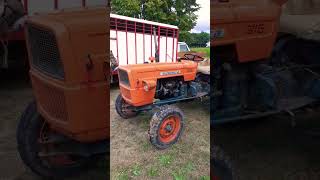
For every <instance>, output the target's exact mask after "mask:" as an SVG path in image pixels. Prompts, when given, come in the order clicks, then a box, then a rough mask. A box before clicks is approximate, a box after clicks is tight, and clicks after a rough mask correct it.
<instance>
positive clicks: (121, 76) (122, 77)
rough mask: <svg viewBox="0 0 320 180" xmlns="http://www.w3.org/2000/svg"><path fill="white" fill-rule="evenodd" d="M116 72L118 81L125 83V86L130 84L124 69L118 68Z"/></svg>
mask: <svg viewBox="0 0 320 180" xmlns="http://www.w3.org/2000/svg"><path fill="white" fill-rule="evenodd" d="M118 73H119V81H120V83H121V84H123V85H125V86H130V82H129V77H128V73H127V72H126V71H124V70H122V69H119V70H118Z"/></svg>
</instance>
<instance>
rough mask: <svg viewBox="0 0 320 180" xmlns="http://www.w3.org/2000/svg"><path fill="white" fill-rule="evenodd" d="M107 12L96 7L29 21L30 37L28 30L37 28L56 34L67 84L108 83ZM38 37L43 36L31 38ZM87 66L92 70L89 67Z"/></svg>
mask: <svg viewBox="0 0 320 180" xmlns="http://www.w3.org/2000/svg"><path fill="white" fill-rule="evenodd" d="M107 12H108V8H106V7H94V8H78V9H64V10H60V11H56V12H53V13H48V14H39V15H35V16H32V17H30V18H29V19H28V20H27V25H26V29H27V30H26V33H27V36H28V29H29V27H31V28H32V26H34V27H36V28H37V29H39V30H40V31H49V32H52V33H53V34H54V36H55V39H56V41H57V45H58V49H59V51H60V52H59V53H60V56H61V61H62V64H63V66H64V71H65V80H66V82H71V83H75V84H76V83H79V82H88V81H90V82H93V81H102V80H105V74H104V73H103V69H104V66H105V63H106V62H105V61H106V60H107V57H108V55H107V50H108V49H109V43H107V42H109V41H108V39H109V37H110V36H109V34H110V32H109V29H108V26H107V24H109V22H107V19H108V18H107V16H108V14H107ZM37 32H39V31H37ZM39 33H40V32H39ZM37 37H41V35H34V37H31V38H34V39H35V38H37ZM42 37H44V36H42ZM89 57H90V58H89ZM31 58H32V57H31ZM88 64H90V67H91V68H88V66H87V65H88Z"/></svg>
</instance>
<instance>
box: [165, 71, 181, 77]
mask: <svg viewBox="0 0 320 180" xmlns="http://www.w3.org/2000/svg"><path fill="white" fill-rule="evenodd" d="M176 74H181V71H180V70H178V71H167V72H160V76H168V75H176Z"/></svg>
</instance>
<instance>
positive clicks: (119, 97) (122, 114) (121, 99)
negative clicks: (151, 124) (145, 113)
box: [115, 94, 138, 119]
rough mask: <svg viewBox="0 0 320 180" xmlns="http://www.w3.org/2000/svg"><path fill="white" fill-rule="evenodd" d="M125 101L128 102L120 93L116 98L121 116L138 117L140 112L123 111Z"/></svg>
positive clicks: (125, 117)
mask: <svg viewBox="0 0 320 180" xmlns="http://www.w3.org/2000/svg"><path fill="white" fill-rule="evenodd" d="M124 103H126V102H125V101H124V99H123V98H122V96H121V94H119V95H118V97H117V99H116V102H115V107H116V111H117V113H118V114H119V116H121V117H122V118H124V119H129V118H133V117H136V116H137V115H138V112H132V113H129V114H128V113H124V112H122V105H123V104H124Z"/></svg>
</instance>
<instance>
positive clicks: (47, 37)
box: [27, 24, 64, 79]
mask: <svg viewBox="0 0 320 180" xmlns="http://www.w3.org/2000/svg"><path fill="white" fill-rule="evenodd" d="M27 31H28V38H29V42H28V43H29V47H30V51H31V59H32V60H31V64H32V66H33V67H35V68H37V69H39V70H41V71H42V72H44V73H46V74H48V75H49V76H52V77H54V78H58V79H64V70H63V65H62V62H61V58H60V54H59V49H58V45H57V41H56V38H55V35H54V33H53V32H51V31H49V30H46V29H44V28H40V27H36V26H34V25H30V24H28V25H27Z"/></svg>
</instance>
